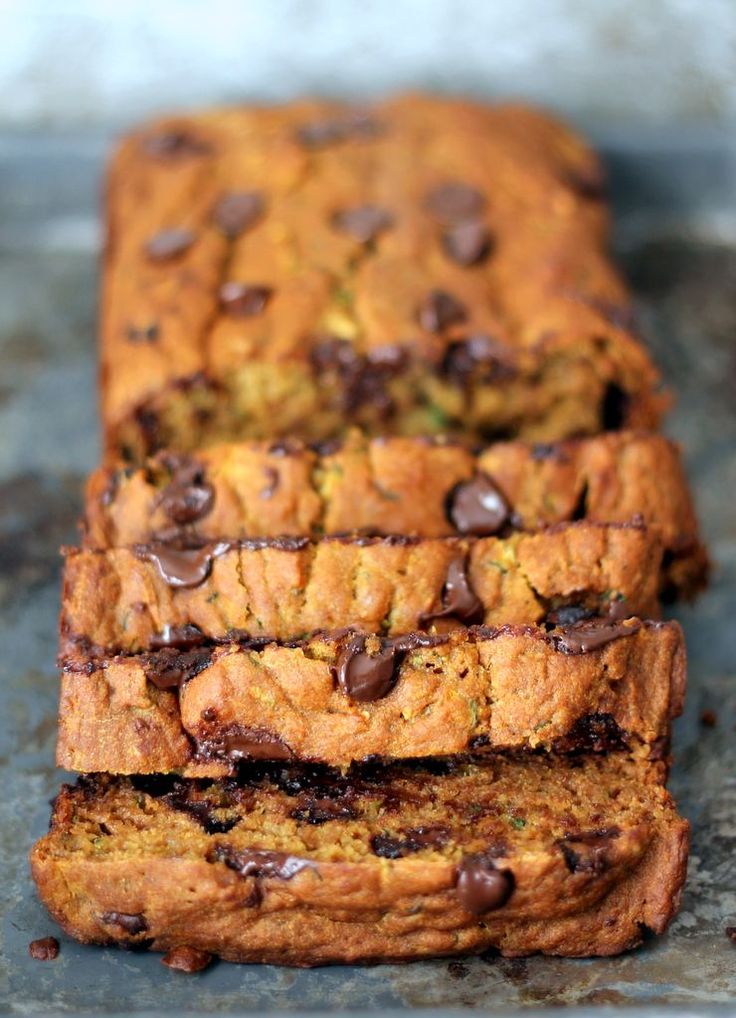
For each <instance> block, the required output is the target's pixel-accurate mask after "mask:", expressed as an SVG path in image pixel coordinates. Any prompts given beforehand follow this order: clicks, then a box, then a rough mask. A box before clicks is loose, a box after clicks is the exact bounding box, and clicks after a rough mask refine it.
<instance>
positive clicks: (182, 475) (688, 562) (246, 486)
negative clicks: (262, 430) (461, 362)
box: [84, 432, 707, 595]
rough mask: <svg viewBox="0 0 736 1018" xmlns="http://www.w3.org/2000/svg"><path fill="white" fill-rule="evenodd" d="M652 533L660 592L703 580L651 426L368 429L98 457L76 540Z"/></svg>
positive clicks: (701, 557) (678, 489) (692, 533)
mask: <svg viewBox="0 0 736 1018" xmlns="http://www.w3.org/2000/svg"><path fill="white" fill-rule="evenodd" d="M580 519H584V520H589V521H594V522H599V523H627V522H631V521H632V520H637V519H638V520H640V521H642V522H644V523H645V524H647V525H648V526H649V527H650V528H651V529H653V530H656V531H657V533H658V535H659V537H660V539H661V541H662V544H663V547H664V550H665V557H666V562H665V572H664V577H665V593H667V594H672V593H675V594H676V593H679V594H685V595H689V594H692V593H694V592H696V591H697V590H698V589H699V588H700V587H701V586H702V585H703V583H704V580H705V576H706V571H707V558H706V554H705V551H704V549H703V546H702V545H701V543H700V541H699V539H698V527H697V521H696V519H695V514H694V511H693V506H692V501H691V498H690V493H689V491H688V487H687V482H686V480H685V476H684V473H683V469H682V464H681V462H680V458H679V453H678V450H677V448H676V446H674V445H673V444H672V443H671V442H669V441H667V439H665V438H663V437H662V436H660V435H649V434H647V435H644V434H636V433H631V432H625V433H624V432H622V433H616V434H607V435H599V436H598V437H596V438H591V439H584V440H574V441H569V442H563V443H558V444H555V445H544V446H540V445H534V444H530V443H524V442H501V443H498V444H496V445H491V446H489V447H488V448H486V449H485V450H483V451H481V452H478V453H473V452H472V451H471V450H469V449H468V448H467V447H465V446H463V445H460V444H459V443H453V442H447V441H431V440H428V439H418V438H417V439H404V438H393V439H373V440H369V439H366V438H365V437H363V436H362V435H360V434H359V433H357V432H352V433H351V434H349V435H348V436H347V438H346V439H345V441H344V442H343V443H341V444H338V445H336V446H334V447H333V448H331V449H330V450H327V451H326V450H324V449H323V450H322V451H317V450H316V449H313V448H310V447H308V446H305V445H302V444H300V443H298V442H291V443H282V444H276V445H274V444H268V443H247V444H235V445H220V446H216V447H213V448H210V449H204V450H201V451H198V452H197V453H196V454H195V455H192V456H187V457H183V456H180V455H177V456H174V455H172V454H169V453H162V454H160V455H159V456H157V457H155V458H153V459H151V460H149V461H148V462H147V463H146V464H145V465H144V466H142V467H140V468H136V467H130V466H118V467H115V466H105V467H102V468H100V469H98V470H96V471H94V472H93V473H92V475H91V477H90V479H89V482H88V485H87V497H86V506H85V536H84V545H85V547H87V548H95V549H98V548H112V547H124V546H129V545H134V544H139V543H143V544H145V543H149V542H151V541H152V540H165V541H171V540H178V541H179V542H182V541H183V542H184V543H187V542H188V543H190V544H195V545H196V544H197V543H201V542H202V541H221V540H223V539H242V538H262V537H283V536H290V537H309V538H312V539H316V538H319V537H322V536H324V535H327V536H334V535H344V534H352V533H359V534H361V535H369V536H370V535H383V536H386V535H397V534H401V535H404V536H410V537H427V538H436V537H448V536H458V535H460V536H481V537H487V536H494V535H499V534H507V533H509V532H510V531H513V530H524V531H537V530H539V529H541V528H543V527H549V526H554V525H555V524H558V523H565V522H569V521H571V520H580Z"/></svg>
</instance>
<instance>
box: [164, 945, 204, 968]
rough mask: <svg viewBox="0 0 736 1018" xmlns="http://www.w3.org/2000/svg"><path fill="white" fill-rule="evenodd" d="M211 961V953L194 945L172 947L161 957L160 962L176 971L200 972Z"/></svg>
mask: <svg viewBox="0 0 736 1018" xmlns="http://www.w3.org/2000/svg"><path fill="white" fill-rule="evenodd" d="M211 963H212V955H211V954H208V953H207V951H200V950H198V949H197V948H196V947H173V948H172V949H171V950H170V951H167V952H166V954H165V955H164V956H163V958H162V959H161V964H162V965H166V967H167V968H170V969H174V971H176V972H186V973H192V972H201V971H202V969H206V968H207V966H208V965H210V964H211Z"/></svg>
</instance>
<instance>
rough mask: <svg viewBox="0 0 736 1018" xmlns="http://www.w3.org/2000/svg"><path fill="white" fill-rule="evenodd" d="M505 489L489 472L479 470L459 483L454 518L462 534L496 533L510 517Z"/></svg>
mask: <svg viewBox="0 0 736 1018" xmlns="http://www.w3.org/2000/svg"><path fill="white" fill-rule="evenodd" d="M509 511H510V507H509V504H508V502H507V501H506V499H505V497H504V495H503V493H502V492H501V491H500V490H499V488H497V487H496V485H495V484H494V483H493V481H492V480H491V478H490V477H489V476H488V475H487V474H483V473H479V474H476V476H475V477H473V478H472V479H471V480H469V481H463V482H462V483H460V484H458V485H457V487H456V488H455V489H454V490H453V492H452V493H451V495H450V501H449V516H450V521H451V522H452V523H453V525H454V526H455V528H456V529H457V530H458V531H459V532H460V533H461V534H474V535H475V536H477V537H492V536H493V535H494V534H497V533H498V532H499V530H500V529H501V528H502V527H503V525H504V524H505V523H506V521H507V520H508V517H509Z"/></svg>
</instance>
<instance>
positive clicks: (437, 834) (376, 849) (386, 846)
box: [371, 825, 450, 859]
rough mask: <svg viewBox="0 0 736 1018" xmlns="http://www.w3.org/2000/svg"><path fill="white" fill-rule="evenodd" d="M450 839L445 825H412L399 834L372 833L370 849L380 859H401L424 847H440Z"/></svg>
mask: <svg viewBox="0 0 736 1018" xmlns="http://www.w3.org/2000/svg"><path fill="white" fill-rule="evenodd" d="M449 840H450V832H449V830H448V829H447V828H446V827H443V826H441V825H437V826H434V827H412V828H409V830H407V831H404V832H403V834H400V835H392V834H374V835H373V837H372V838H371V850H372V851H373V853H374V855H377V856H380V857H381V858H382V859H401V858H402V857H403V856H405V855H411V854H413V853H415V852H421V851H422V849H425V848H442V847H443V846H444V845H446V844H447V842H448V841H449Z"/></svg>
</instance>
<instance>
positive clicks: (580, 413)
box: [102, 96, 667, 458]
mask: <svg viewBox="0 0 736 1018" xmlns="http://www.w3.org/2000/svg"><path fill="white" fill-rule="evenodd" d="M604 190H605V185H604V179H603V174H602V169H601V166H600V163H599V161H598V159H597V157H596V156H595V155H594V153H593V152H591V151H590V149H588V148H587V147H586V145H585V144H584V143H583V142H582V141H581V140H580V139H579V138H578V137H576V136H575V135H574V134H573V133H571V132H570V131H569V130H568V129H567V128H566V127H564V126H563V125H561V124H560V123H558V122H556V121H555V120H553V119H551V118H550V117H548V116H545V115H543V114H541V113H539V112H537V111H534V110H531V109H526V108H524V107H521V106H513V105H502V106H497V107H487V106H484V105H480V104H473V103H470V102H463V101H457V100H451V99H442V98H429V97H420V96H408V97H403V98H397V99H392V100H389V101H388V102H385V103H382V104H380V105H378V106H375V107H374V108H373V109H371V110H369V111H368V110H366V111H357V110H354V109H349V108H346V107H344V106H340V105H338V104H335V103H327V102H301V103H294V104H292V105H289V106H284V107H281V108H270V109H257V108H236V109H230V110H219V111H212V112H208V113H203V114H200V115H195V116H187V117H176V118H173V119H167V120H162V121H159V122H157V123H154V124H149V125H148V126H146V127H144V128H143V129H141V130H139V131H136V132H135V133H133V134H132V135H130V136H129V137H128V138H127V139H125V140H124V141H123V143H122V144H121V146H120V147H119V149H118V151H117V153H116V155H115V158H114V160H113V162H112V165H111V167H110V172H109V177H108V181H107V188H106V205H107V231H106V232H107V236H106V245H105V261H104V278H103V296H102V396H103V420H104V430H105V444H106V448H107V450H108V452H109V453H112V454H119V453H123V454H124V455H127V456H130V457H134V458H140V457H141V456H143V455H144V454H145V453H148V452H150V451H151V450H153V449H156V448H161V447H163V446H173V447H175V448H179V449H195V448H199V447H200V446H202V445H204V444H208V443H210V442H212V441H216V440H223V439H233V438H271V437H277V436H282V435H290V434H296V435H301V436H303V437H306V438H310V439H318V440H321V439H325V438H329V437H332V436H334V435H336V434H339V433H340V432H341V431H342V430H343V429H344V427H345V425H346V424H347V423H349V422H353V423H356V424H360V425H362V426H363V427H365V428H367V429H368V430H370V431H372V432H374V433H403V434H420V433H432V432H438V431H441V432H447V431H450V432H452V431H459V430H462V431H463V433H464V434H466V435H473V434H474V435H475V436H477V437H481V438H488V437H490V436H494V435H500V434H504V435H520V436H524V437H528V438H532V439H536V440H543V441H548V440H551V439H556V438H563V437H567V436H570V435H577V434H591V433H594V432H597V431H599V430H601V429H605V428H616V427H619V426H622V425H628V426H633V427H645V428H647V427H652V426H655V425H656V424H657V422H658V421H659V419H660V416H661V412H662V410H663V408H664V407H665V405H666V402H667V400H666V398H665V397H664V396H663V395H662V392H661V391H660V381H659V375H658V373H657V371H656V369H655V368H654V366H653V365H652V362H651V359H650V357H649V355H648V353H647V352H646V350H645V349H644V347H643V346H642V344H641V342H640V340H639V339H638V337H637V335H636V333H635V331H634V327H633V324H632V315H631V305H630V300H629V295H628V292H627V290H626V287H625V285H624V283H623V282H622V280H621V278H620V276H619V275H618V273H617V272H616V270H615V269H614V267H613V265H612V263H611V260H610V258H609V256H608V253H607V250H606V249H607V244H608V209H607V204H606V202H605V200H604V199H605V194H604Z"/></svg>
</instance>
